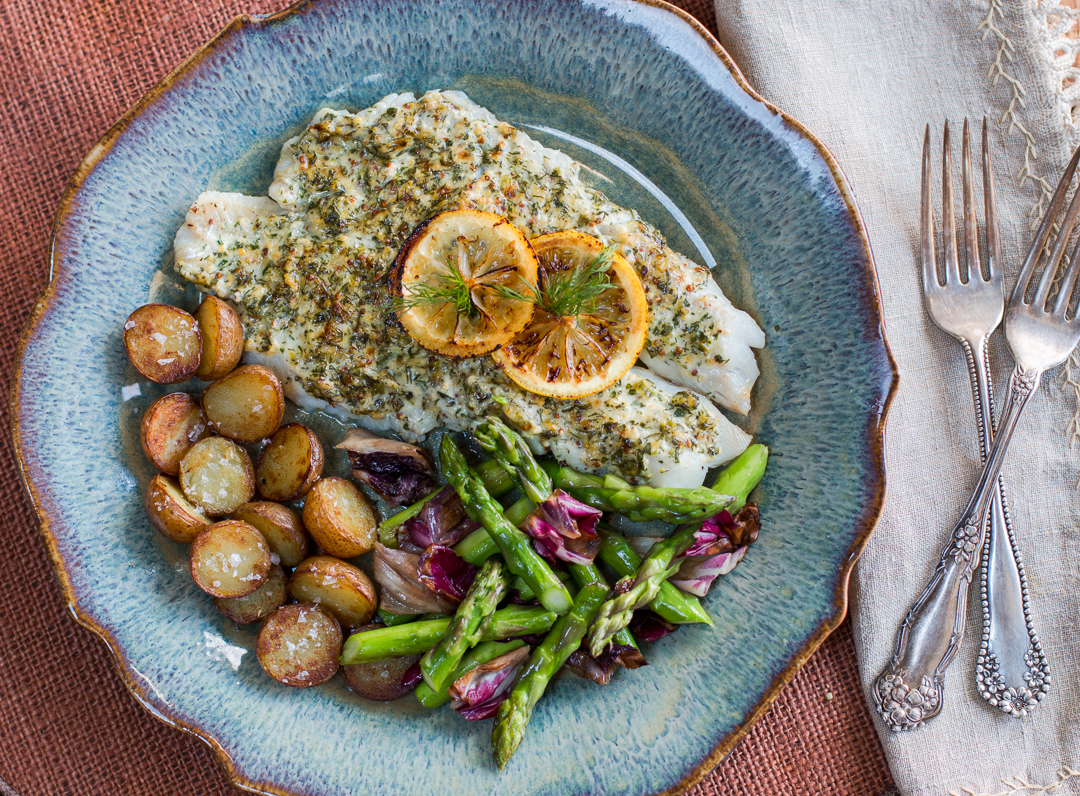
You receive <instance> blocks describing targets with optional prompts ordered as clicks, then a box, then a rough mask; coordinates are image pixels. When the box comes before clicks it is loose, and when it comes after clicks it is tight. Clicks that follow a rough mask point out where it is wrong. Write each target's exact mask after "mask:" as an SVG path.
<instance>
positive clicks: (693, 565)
mask: <svg viewBox="0 0 1080 796" xmlns="http://www.w3.org/2000/svg"><path fill="white" fill-rule="evenodd" d="M744 555H746V547H745V546H744V547H739V548H737V549H736V550H735V551H734V552H732V553H717V554H716V555H714V556H709V555H705V556H690V557H688V558H684V559H683V560H682V564H681V565H680V566H679V571H678V572H676V573H675V575H674V576H673V577H672V578H671V581H670V582H671V585H672V586H675V587H676V588H679V589H682V590H683V591H685V592H689V593H690V594H693V595H696V596H698V597H704V596H705V595H706V594H708V593H709V587H710V586H712V582H713V581H714V580H716V579H717V578H718V577H720V576H721V575H726V574H728V573H729V572H731V570H733V569H735V565H736V564H738V563H739V562H740V561H742V559H743V556H744Z"/></svg>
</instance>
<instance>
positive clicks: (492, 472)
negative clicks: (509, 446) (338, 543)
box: [379, 459, 514, 563]
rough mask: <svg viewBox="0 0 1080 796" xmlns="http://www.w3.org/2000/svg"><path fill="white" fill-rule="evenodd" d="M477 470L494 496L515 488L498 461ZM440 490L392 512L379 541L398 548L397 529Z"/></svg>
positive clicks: (383, 523)
mask: <svg viewBox="0 0 1080 796" xmlns="http://www.w3.org/2000/svg"><path fill="white" fill-rule="evenodd" d="M475 472H476V474H477V475H478V476H480V480H481V481H483V482H484V486H485V487H487V490H488V492H490V493H491V495H492V496H493V497H499V496H500V495H505V494H506V493H507V492H509V491H510V490H511V489H513V488H514V479H513V478H511V477H510V474H509V473H508V472H506V470H504V469H503V468H502V467H500V466H499V463H498V462H495V461H492V460H490V459H489V460H488V461H486V462H481V463H480V464H478V465H477V466H476V470H475ZM440 491H442V487H441V486H440V487H436V488H435V490H434V491H432V492H430V493H428V494H427V495H424V497H422V498H420V500H418V501H416V502H415V503H413V504H412V505H411V506H407V507H406V508H403V509H402V510H401V511H399V512H398V513H397V514H392V515H391V516H389V517H387V518H386V519H385V520H383V521H382V522H380V523H379V541H380V542H382V543H383V544H384V545H386V546H387V547H392V548H397V546H398V542H397V529H398V528H400V527H401V526H402V525H404V524H405V523H406V522H408V521H409V520H411V519H412V518H413V517H415V516H416V515H417V514H419V513H420V510H421V509H422V508H424V504H425V503H427V502H428V501H429V500H431V499H432V498H433V497H435V496H436V495H437V494H439V492H440ZM489 558H490V556H489ZM480 563H482V562H480Z"/></svg>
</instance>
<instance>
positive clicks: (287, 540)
mask: <svg viewBox="0 0 1080 796" xmlns="http://www.w3.org/2000/svg"><path fill="white" fill-rule="evenodd" d="M232 518H233V519H234V520H241V521H242V522H246V523H247V524H248V525H252V526H254V527H255V528H256V529H257V530H258V531H259V533H261V534H262V535H263V538H264V539H265V540H266V544H267V545H268V546H269V547H270V552H271V554H273V555H276V556H277V557H278V558H279V559H280V561H281V566H283V567H295V566H296V565H297V564H299V563H300V562H301V561H303V560H304V559H305V558H307V554H308V548H309V546H310V540H309V539H308V535H307V532H306V531H304V525H303V523H302V522H301V521H300V516H299V515H298V514H297V513H296V512H295V511H293V510H292V509H291V508H289V507H288V506H282V505H281V504H280V503H267V502H262V501H260V502H256V503H245V504H244V505H243V506H241V507H240V508H238V509H237V510H236V511H234V512H233V514H232Z"/></svg>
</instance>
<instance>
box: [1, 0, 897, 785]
mask: <svg viewBox="0 0 1080 796" xmlns="http://www.w3.org/2000/svg"><path fill="white" fill-rule="evenodd" d="M281 5H282V3H281V0H174V1H173V2H165V0H129V1H128V2H115V0H100V1H99V2H93V1H92V0H83V1H82V2H72V1H71V0H60V2H51V1H50V0H0V118H2V119H3V124H2V126H0V218H2V219H3V225H2V226H0V300H2V301H3V303H4V310H5V311H4V312H2V313H0V340H2V341H3V345H2V347H0V372H2V374H3V383H4V390H5V392H4V394H5V395H6V394H7V392H6V391H7V389H8V387H9V382H10V373H11V369H12V366H13V364H14V358H15V349H16V341H17V340H18V336H19V333H20V332H21V330H22V327H23V324H24V323H25V321H26V317H27V315H28V313H29V311H30V308H31V307H32V306H33V304H34V302H35V300H36V299H37V297H38V295H39V294H40V293H41V291H42V290H43V289H44V287H45V283H46V279H47V275H48V266H47V248H48V234H49V227H50V224H51V222H52V215H53V211H54V209H55V206H56V203H57V200H58V199H59V197H60V193H61V192H62V190H63V188H64V185H65V184H66V182H67V180H68V178H69V176H70V175H71V173H72V172H73V171H74V169H75V167H76V165H77V164H78V163H79V161H80V160H81V159H82V157H83V156H84V154H85V153H86V152H87V150H89V148H90V147H91V146H92V145H93V144H94V142H95V141H96V140H97V139H98V138H99V137H100V136H101V135H102V134H103V133H104V132H105V130H106V129H107V128H108V127H109V125H110V124H111V123H112V122H113V121H114V120H115V119H116V118H117V117H118V116H120V115H121V114H122V113H123V112H124V111H125V110H126V109H127V108H128V106H130V105H131V104H132V103H133V102H134V101H135V100H136V99H137V98H138V97H139V96H141V95H142V94H143V93H144V92H145V91H146V90H147V89H149V88H150V87H151V86H152V85H153V84H154V83H155V82H157V81H158V80H159V79H160V78H161V77H163V76H164V75H165V74H167V73H168V72H169V71H170V70H171V69H172V68H173V67H174V66H175V65H176V64H177V63H178V62H179V61H180V60H182V59H183V58H184V57H186V56H187V55H188V54H189V53H190V52H191V51H192V50H194V49H195V48H197V47H198V46H199V45H201V44H202V43H203V42H204V41H206V40H207V39H208V38H210V37H211V36H212V35H213V34H214V33H216V32H217V31H218V30H219V29H220V28H221V27H222V26H223V25H224V24H225V23H226V22H227V21H228V20H229V19H230V18H231V17H232V16H233V15H235V14H237V13H241V12H248V13H265V12H269V11H273V10H276V9H277V8H278V7H280V6H281ZM680 5H682V6H683V7H684V8H686V9H687V10H688V11H690V12H691V13H692V14H695V15H696V16H697V17H698V18H699V19H700V20H702V22H703V23H704V24H705V25H706V27H708V28H709V29H710V30H712V31H714V32H715V30H716V25H715V17H714V12H713V8H712V2H711V0H683V2H681V3H680ZM0 415H2V418H0V419H2V421H3V428H4V429H5V432H4V433H3V434H2V435H0V484H2V486H3V489H0V516H2V517H3V522H2V524H0V780H3V782H0V794H3V795H4V796H8V794H9V787H10V789H11V790H13V791H14V792H15V793H17V794H19V796H67V795H68V794H71V795H72V796H74V795H75V794H79V795H80V796H114V795H115V796H120V795H123V796H129V795H130V796H157V794H161V795H162V796H184V795H185V794H198V795H199V796H203V795H204V794H205V795H207V796H210V795H211V794H229V793H236V792H237V791H235V790H234V789H232V788H231V787H230V786H229V784H228V781H227V780H226V778H225V775H224V774H223V771H222V769H221V768H220V767H219V766H218V764H217V763H216V761H215V759H214V756H213V755H212V754H211V752H210V750H209V748H208V747H207V746H205V745H204V744H203V743H202V742H200V741H199V740H197V739H195V738H193V737H190V736H187V735H185V734H183V733H181V732H179V731H177V730H173V729H170V728H168V727H166V726H165V725H164V724H162V723H160V722H158V721H157V720H156V719H154V718H153V717H152V716H150V715H149V714H148V713H147V712H145V711H144V710H143V709H142V708H141V707H139V705H138V704H137V703H136V702H135V700H134V699H133V698H132V697H131V696H130V695H129V694H128V692H127V691H126V689H125V688H124V686H123V684H122V682H121V679H120V677H119V676H118V675H117V672H116V670H115V668H114V666H113V662H112V658H111V656H110V654H109V653H108V651H107V650H106V648H105V646H104V645H103V644H102V643H101V642H100V641H99V640H98V639H97V638H95V637H94V636H93V635H92V634H91V633H90V632H88V631H86V630H84V629H83V628H81V627H80V626H78V625H77V624H76V623H75V622H74V621H73V620H72V618H71V617H70V615H68V614H67V612H66V611H65V608H64V605H63V604H62V602H61V599H60V593H59V591H58V589H57V588H56V584H55V582H54V580H53V576H52V572H51V570H50V568H49V565H48V561H47V559H46V555H45V550H44V547H43V545H42V543H41V541H40V539H39V537H38V533H37V527H36V524H35V521H34V517H33V515H32V513H31V511H30V507H29V505H28V503H27V501H26V498H25V497H24V495H23V490H22V487H21V485H20V483H19V479H18V476H17V474H16V470H15V463H14V458H13V454H12V448H11V441H10V439H9V437H8V435H7V433H6V429H7V415H8V410H7V403H6V401H5V402H3V403H2V404H0ZM58 433H63V432H62V430H58ZM103 486H104V487H107V485H103ZM5 782H6V783H7V786H9V787H6V786H5V785H4V783H5ZM891 784H892V782H891V779H890V776H889V772H888V769H887V767H886V764H885V759H884V756H883V754H882V751H881V747H880V745H879V743H878V740H877V737H876V735H875V733H874V730H873V726H872V724H871V720H870V715H869V713H868V711H867V708H866V704H865V703H864V701H863V699H862V694H861V692H860V687H859V683H858V676H857V670H856V664H855V650H854V647H853V645H852V639H851V630H850V625H849V624H848V623H846V622H845V623H844V625H842V626H841V628H840V629H839V630H838V631H837V632H836V633H835V634H834V635H833V637H832V638H830V639H829V640H827V641H826V642H825V644H824V646H823V647H822V648H821V650H820V651H819V652H818V653H817V655H815V656H814V658H813V659H812V660H811V661H810V663H809V664H808V665H807V666H806V667H805V668H804V669H803V670H802V672H801V673H800V674H799V675H798V676H797V677H796V678H795V680H794V682H793V683H792V684H791V685H790V687H789V688H787V689H786V690H785V691H784V693H783V694H782V695H781V696H780V698H779V699H778V700H777V702H776V704H775V706H774V707H773V709H772V710H771V712H770V713H769V714H768V715H767V716H766V717H765V718H764V719H763V720H762V721H761V722H759V723H758V725H757V726H756V727H755V728H754V730H753V731H752V732H751V734H750V736H749V737H748V738H747V739H746V740H745V741H744V742H743V743H742V744H741V745H739V747H738V748H736V750H735V751H734V753H733V754H732V755H731V756H730V757H729V758H728V759H727V760H726V761H725V762H724V763H723V764H722V765H721V766H720V767H719V768H717V769H716V771H715V772H713V774H711V775H710V776H709V777H708V778H707V779H705V780H704V781H703V782H702V783H701V785H699V786H698V787H697V788H696V789H695V790H694V791H693V793H694V794H696V796H706V794H709V795H710V796H712V795H714V794H715V796H720V795H721V794H724V796H727V795H728V794H730V795H731V796H734V795H735V794H740V795H741V794H746V796H762V795H763V794H777V795H778V796H780V795H782V796H797V795H800V794H830V795H831V796H879V794H883V793H885V792H886V791H888V790H890V788H891Z"/></svg>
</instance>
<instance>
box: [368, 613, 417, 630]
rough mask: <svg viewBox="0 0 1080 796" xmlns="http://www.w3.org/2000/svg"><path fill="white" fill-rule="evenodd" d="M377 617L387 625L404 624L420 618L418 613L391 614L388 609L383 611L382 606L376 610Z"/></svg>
mask: <svg viewBox="0 0 1080 796" xmlns="http://www.w3.org/2000/svg"><path fill="white" fill-rule="evenodd" d="M378 615H379V619H381V620H382V623H383V624H384V625H386V626H387V627H394V626H395V625H404V624H408V623H409V622H415V621H416V620H417V619H419V618H420V615H419V614H392V613H390V612H389V611H384V610H383V609H382V608H380V609H379V610H378Z"/></svg>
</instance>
